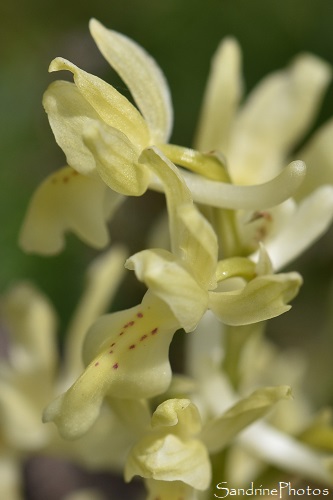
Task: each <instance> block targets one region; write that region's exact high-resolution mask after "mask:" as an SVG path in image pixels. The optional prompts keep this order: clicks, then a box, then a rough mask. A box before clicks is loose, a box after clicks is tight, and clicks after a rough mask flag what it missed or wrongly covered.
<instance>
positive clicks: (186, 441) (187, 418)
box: [125, 399, 211, 490]
mask: <svg viewBox="0 0 333 500" xmlns="http://www.w3.org/2000/svg"><path fill="white" fill-rule="evenodd" d="M152 427H153V429H154V431H152V432H150V433H148V434H146V435H145V436H143V437H142V438H141V439H140V440H139V441H138V443H136V445H134V447H133V448H132V450H131V452H130V455H129V458H128V460H127V463H126V467H125V479H126V480H127V481H129V480H130V479H132V477H133V476H135V475H140V476H141V477H145V478H148V479H150V478H151V479H155V480H159V481H182V482H184V483H186V484H188V485H189V486H192V487H193V488H196V489H199V490H205V489H206V488H208V486H209V483H210V478H211V471H210V463H209V458H208V453H207V450H206V448H205V446H204V445H203V444H202V443H201V442H200V441H199V440H197V439H193V438H192V435H193V434H196V433H197V432H199V430H200V429H201V421H200V415H199V412H198V410H197V408H196V407H195V405H193V403H191V401H190V400H188V399H170V400H167V401H164V402H163V403H162V404H160V405H159V406H158V408H157V409H156V411H155V412H154V415H153V417H152Z"/></svg>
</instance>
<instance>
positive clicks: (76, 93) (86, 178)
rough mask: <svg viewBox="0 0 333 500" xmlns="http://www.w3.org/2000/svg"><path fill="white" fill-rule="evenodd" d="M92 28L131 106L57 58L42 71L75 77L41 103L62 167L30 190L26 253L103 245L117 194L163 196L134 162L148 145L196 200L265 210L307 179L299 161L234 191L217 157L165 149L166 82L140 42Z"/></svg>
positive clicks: (23, 239) (144, 167)
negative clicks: (78, 241) (78, 243)
mask: <svg viewBox="0 0 333 500" xmlns="http://www.w3.org/2000/svg"><path fill="white" fill-rule="evenodd" d="M90 31H91V34H92V36H93V38H94V40H95V42H96V43H97V46H98V47H99V49H100V51H101V52H102V54H103V55H104V56H105V58H106V59H107V61H108V62H109V63H110V64H111V66H112V67H113V68H114V69H115V70H116V71H117V73H118V74H119V75H120V76H121V78H122V79H123V80H124V82H125V83H126V85H127V86H128V88H129V90H130V92H131V94H132V96H133V98H134V101H135V103H136V105H137V106H138V109H137V108H136V107H135V106H133V105H132V104H131V103H130V102H129V101H128V100H127V99H126V98H125V97H124V96H123V95H122V94H120V93H119V92H118V91H117V90H116V89H115V88H114V87H113V86H111V85H109V84H107V83H106V82H104V81H103V80H101V79H100V78H98V77H96V76H94V75H91V74H89V73H87V72H85V71H83V70H81V69H80V68H78V67H77V66H75V65H74V64H73V63H71V62H69V61H67V60H65V59H63V58H56V59H55V60H54V61H52V63H51V65H50V71H59V70H68V71H70V72H71V73H72V74H73V77H74V83H70V82H67V81H56V82H54V83H52V84H51V85H50V87H49V88H48V90H47V91H46V92H45V95H44V99H43V104H44V107H45V110H46V112H47V114H48V117H49V121H50V125H51V128H52V130H53V133H54V135H55V138H56V141H57V143H58V144H59V146H60V147H61V148H62V149H63V151H64V153H65V155H66V158H67V162H68V165H69V166H70V167H65V168H64V169H62V170H60V171H59V172H58V173H56V174H53V175H51V176H49V177H48V178H47V179H46V180H45V181H44V183H43V184H42V185H41V186H40V187H39V189H38V190H37V192H36V193H35V195H34V197H33V199H32V201H31V204H30V207H29V210H28V213H27V216H26V219H25V221H24V224H23V228H22V231H21V235H20V243H21V246H22V247H23V248H24V249H25V250H27V251H31V252H40V253H45V254H52V253H56V252H58V251H60V250H61V249H62V248H63V245H64V233H65V232H66V231H69V230H70V231H74V232H75V234H76V235H77V236H79V237H80V238H82V239H83V240H84V241H86V242H87V243H88V244H90V245H93V246H95V247H97V248H101V247H103V246H105V245H106V243H107V241H108V232H107V229H106V221H107V220H108V219H109V218H110V216H111V215H112V214H113V213H114V211H115V210H116V209H117V207H118V206H119V204H120V203H121V201H122V200H123V195H130V196H139V195H141V194H143V193H144V192H145V191H146V190H147V188H148V187H150V188H152V189H157V190H162V191H164V185H163V184H162V185H161V184H160V183H159V182H158V181H157V182H156V178H154V176H153V175H152V172H151V170H150V165H149V163H145V162H143V161H142V157H141V161H139V158H140V155H141V153H142V152H143V151H144V150H145V148H147V147H149V146H157V147H159V148H161V149H162V150H163V152H164V154H166V156H167V157H168V158H169V159H171V160H172V161H174V162H175V163H176V164H177V165H180V166H183V167H185V168H186V169H189V170H191V171H192V172H194V173H189V172H187V173H186V172H184V174H182V175H183V176H184V179H185V180H186V183H187V184H188V186H189V187H190V189H191V191H192V194H193V197H194V199H195V201H198V202H201V203H206V204H209V205H212V206H217V207H223V208H229V209H236V208H244V209H247V208H250V209H264V208H267V207H272V206H274V205H276V204H277V203H281V202H282V201H284V200H286V199H287V198H289V197H290V196H291V195H292V194H293V193H294V192H295V190H296V189H297V188H298V186H299V185H300V183H301V181H302V179H303V177H304V173H305V169H304V165H303V164H302V163H301V162H294V163H291V164H290V165H289V166H288V167H287V168H286V169H285V171H283V172H282V173H280V174H279V175H278V176H277V177H276V178H275V179H273V180H271V179H270V180H269V181H268V182H267V183H264V185H261V184H260V185H257V186H251V187H249V186H232V185H230V184H228V183H224V182H217V181H226V180H227V177H228V176H227V175H226V173H225V169H224V164H223V160H221V158H220V157H219V156H216V155H211V154H202V153H199V152H197V151H194V150H191V149H188V148H183V147H179V146H173V145H169V144H167V143H168V140H169V137H170V133H171V128H172V115H173V112H172V105H171V98H170V92H169V89H168V86H167V83H166V80H165V77H164V75H163V73H162V71H161V70H160V68H159V67H158V66H157V64H156V62H155V61H154V60H153V59H152V58H151V57H150V56H149V55H148V54H147V53H146V52H145V51H144V50H143V49H142V48H141V47H140V46H139V45H138V44H136V43H135V42H133V41H132V40H130V39H129V38H127V37H126V36H124V35H121V34H119V33H116V32H114V31H112V30H108V29H106V28H105V27H104V26H102V25H101V24H100V23H99V22H98V21H96V20H92V21H91V22H90ZM206 177H208V178H206ZM210 179H213V180H210ZM252 184H255V183H252ZM107 188H111V190H109V189H107Z"/></svg>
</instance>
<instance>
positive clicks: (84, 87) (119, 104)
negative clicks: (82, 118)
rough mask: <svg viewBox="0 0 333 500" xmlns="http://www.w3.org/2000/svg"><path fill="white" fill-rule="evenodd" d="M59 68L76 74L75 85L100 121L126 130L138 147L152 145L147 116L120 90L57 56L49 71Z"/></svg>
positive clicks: (125, 132) (126, 133) (122, 130)
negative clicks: (144, 116)
mask: <svg viewBox="0 0 333 500" xmlns="http://www.w3.org/2000/svg"><path fill="white" fill-rule="evenodd" d="M60 70H68V71H71V72H72V73H73V75H74V82H75V85H76V87H77V88H78V90H79V92H80V93H81V95H82V97H83V98H84V99H85V100H86V101H87V102H88V103H89V104H90V105H91V106H92V108H93V109H94V110H95V111H96V113H97V114H98V116H99V118H100V120H103V121H104V122H105V123H107V125H110V127H114V128H116V129H118V130H120V131H121V132H123V134H125V135H127V137H128V138H129V140H130V141H132V142H133V143H134V144H136V145H137V146H138V147H139V148H144V147H146V146H148V145H149V131H148V128H147V125H146V123H145V121H144V119H143V118H142V116H141V115H140V113H139V112H138V110H137V109H136V108H135V107H134V106H133V105H132V104H131V103H130V102H129V101H128V99H126V97H124V96H123V95H122V94H120V92H118V90H116V89H115V88H114V87H112V85H109V84H108V83H106V82H104V81H103V80H101V79H100V78H98V77H97V76H94V75H91V74H90V73H87V72H86V71H83V70H82V69H80V68H78V67H77V66H75V64H72V63H71V62H69V61H67V60H66V59H63V58H62V57H57V58H56V59H54V60H53V61H52V62H51V64H50V68H49V71H60Z"/></svg>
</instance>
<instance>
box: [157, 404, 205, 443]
mask: <svg viewBox="0 0 333 500" xmlns="http://www.w3.org/2000/svg"><path fill="white" fill-rule="evenodd" d="M151 426H152V428H153V429H157V428H162V427H174V426H176V427H177V433H178V434H181V435H182V436H183V437H186V436H194V435H195V434H198V433H199V432H200V431H201V418H200V414H199V411H198V409H197V407H196V406H195V405H194V404H193V403H191V401H190V400H189V399H168V400H166V401H164V402H163V403H161V404H160V405H159V406H158V407H157V408H156V410H155V411H154V414H153V416H152V419H151ZM170 431H171V432H172V429H170Z"/></svg>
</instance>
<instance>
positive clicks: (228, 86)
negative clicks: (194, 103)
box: [195, 38, 242, 153]
mask: <svg viewBox="0 0 333 500" xmlns="http://www.w3.org/2000/svg"><path fill="white" fill-rule="evenodd" d="M240 73H241V51H240V47H239V45H238V43H237V41H236V40H235V39H233V38H226V39H225V40H223V41H222V42H221V43H220V45H219V47H218V49H217V51H216V54H215V55H214V58H213V61H212V68H211V72H210V75H209V78H208V82H207V86H206V90H205V95H204V99H203V106H202V110H201V116H200V119H199V126H198V130H197V137H196V141H195V147H196V149H198V150H200V151H212V150H216V149H217V150H220V151H223V152H225V153H227V151H228V145H229V141H230V132H231V126H232V123H233V120H234V116H235V112H236V110H237V107H238V104H239V100H240V98H241V95H242V78H241V74H240Z"/></svg>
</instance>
